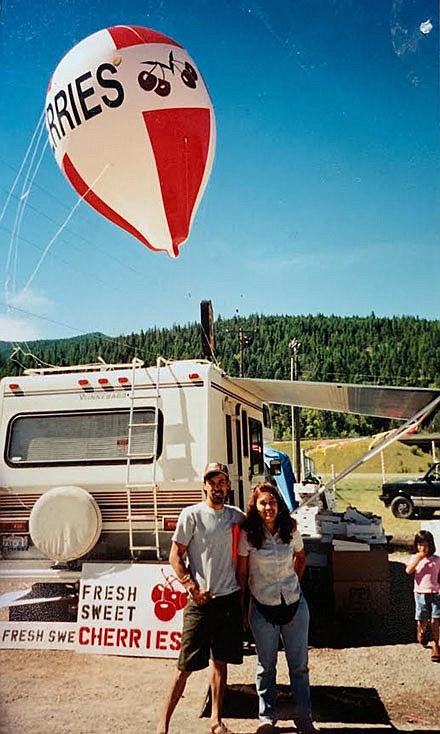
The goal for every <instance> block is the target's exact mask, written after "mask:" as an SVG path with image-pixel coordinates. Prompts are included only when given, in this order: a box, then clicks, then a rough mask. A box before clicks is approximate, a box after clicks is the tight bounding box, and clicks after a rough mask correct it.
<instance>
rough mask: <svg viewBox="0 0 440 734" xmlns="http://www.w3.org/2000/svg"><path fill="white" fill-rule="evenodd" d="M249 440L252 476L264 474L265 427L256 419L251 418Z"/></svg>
mask: <svg viewBox="0 0 440 734" xmlns="http://www.w3.org/2000/svg"><path fill="white" fill-rule="evenodd" d="M249 438H250V445H251V472H252V475H253V476H256V475H257V474H264V455H263V426H262V425H261V423H260V421H257V420H255V418H249Z"/></svg>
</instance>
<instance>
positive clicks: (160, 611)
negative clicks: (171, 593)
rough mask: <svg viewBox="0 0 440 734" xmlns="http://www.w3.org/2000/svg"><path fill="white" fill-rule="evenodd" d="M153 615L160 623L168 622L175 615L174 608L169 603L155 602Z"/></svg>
mask: <svg viewBox="0 0 440 734" xmlns="http://www.w3.org/2000/svg"><path fill="white" fill-rule="evenodd" d="M154 613H155V615H156V617H157V618H158V619H160V620H161V621H162V622H169V621H170V619H172V618H173V617H174V615H175V614H176V607H175V606H174V604H172V603H171V602H170V601H157V602H156V604H155V605H154Z"/></svg>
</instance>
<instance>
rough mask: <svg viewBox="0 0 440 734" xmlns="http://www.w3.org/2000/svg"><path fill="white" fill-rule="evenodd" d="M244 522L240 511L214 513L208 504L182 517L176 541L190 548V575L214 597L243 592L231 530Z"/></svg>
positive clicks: (188, 510) (226, 508) (188, 509)
mask: <svg viewBox="0 0 440 734" xmlns="http://www.w3.org/2000/svg"><path fill="white" fill-rule="evenodd" d="M244 518H245V515H244V512H242V511H241V510H240V509H239V508H238V507H233V506H231V505H225V506H224V507H223V509H222V510H213V509H212V508H211V507H208V505H207V504H206V502H199V503H198V504H197V505H191V506H190V507H185V509H184V510H182V512H181V514H180V517H179V520H178V523H177V527H176V530H175V532H174V535H173V540H174V541H176V543H182V545H186V546H187V548H188V550H187V555H188V560H189V566H190V570H191V575H192V576H193V578H194V579H195V580H196V581H197V583H198V584H199V586H200V588H203V589H207V590H208V591H210V592H211V594H214V595H215V596H225V595H226V594H232V593H233V592H234V591H238V589H239V588H240V587H239V585H238V582H237V579H236V577H235V568H234V561H233V558H232V526H233V525H234V524H237V525H238V526H241V525H243V522H244Z"/></svg>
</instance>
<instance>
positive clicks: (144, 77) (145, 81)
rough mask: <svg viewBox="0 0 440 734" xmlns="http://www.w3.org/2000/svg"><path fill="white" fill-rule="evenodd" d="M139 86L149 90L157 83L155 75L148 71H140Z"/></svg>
mask: <svg viewBox="0 0 440 734" xmlns="http://www.w3.org/2000/svg"><path fill="white" fill-rule="evenodd" d="M138 82H139V86H140V87H142V89H144V90H145V91H146V92H151V91H152V90H153V89H154V87H155V86H156V84H157V76H156V75H155V74H152V73H151V72H150V71H141V73H140V74H139V76H138Z"/></svg>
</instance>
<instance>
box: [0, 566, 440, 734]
mask: <svg viewBox="0 0 440 734" xmlns="http://www.w3.org/2000/svg"><path fill="white" fill-rule="evenodd" d="M392 565H393V571H394V573H393V574H392V584H393V583H394V582H393V578H394V579H399V583H401V581H402V579H403V576H402V573H401V571H402V568H403V566H402V564H401V563H399V562H393V564H392ZM410 593H411V587H410V585H408V584H407V585H406V586H405V588H404V590H403V591H402V590H400V591H399V589H398V588H397V587H396V586H395V584H394V587H393V588H392V595H393V596H392V598H393V599H394V600H395V602H396V603H395V604H394V605H393V612H392V613H391V614H390V615H389V616H388V618H387V619H386V620H382V621H381V623H380V624H373V623H372V621H371V620H369V619H368V618H360V617H357V618H355V619H351V620H346V621H345V622H344V624H339V625H338V626H337V627H336V628H335V627H332V628H331V627H330V626H329V627H326V625H325V619H324V623H321V624H320V625H318V626H316V625H315V628H314V629H312V634H311V648H310V676H311V684H312V699H313V708H314V714H315V719H316V721H317V723H318V725H319V727H320V728H321V730H322V731H326V730H331V731H332V732H335V731H336V732H337V731H339V730H341V731H344V732H345V733H346V732H353V733H354V732H372V731H374V732H384V731H390V730H394V731H396V730H398V731H425V732H427V731H428V732H437V733H439V734H440V723H439V722H440V665H439V664H434V663H431V661H430V651H429V649H423V648H422V647H420V645H418V644H417V643H416V642H415V634H414V632H415V628H414V621H413V620H412V619H411V616H412V610H411V608H410V604H409V603H408V600H409V599H410ZM323 611H324V617H325V610H321V621H322V618H323V615H322V612H323ZM376 621H377V620H376ZM379 621H380V620H379ZM255 662H256V661H255V654H254V653H253V651H251V652H250V654H248V655H246V657H245V661H244V663H243V665H241V666H231V668H230V677H229V689H228V695H227V699H226V702H225V720H226V722H227V723H228V725H229V726H230V727H231V729H232V731H234V732H237V733H240V734H251V732H255V731H256V728H257V708H256V696H255V689H254V687H253V681H254V674H255ZM0 665H1V668H0V671H1V672H0V707H1V708H0V711H1V725H0V732H1V734H23V733H24V732H28V731H31V732H32V734H109V732H111V733H112V734H113V733H117V734H147V733H148V734H149V733H150V732H154V731H155V723H156V719H157V712H158V710H159V708H160V707H161V705H162V702H163V699H164V694H165V690H166V688H167V686H168V683H169V679H170V676H171V675H172V671H173V670H174V666H175V662H174V661H172V660H157V659H147V658H141V659H139V658H130V657H119V656H105V655H86V654H80V653H75V652H70V651H51V650H44V651H39V650H29V651H28V650H3V651H0ZM278 683H279V687H280V696H279V707H280V721H279V724H278V731H279V732H280V734H288V733H290V732H294V731H295V729H294V727H293V724H292V720H291V710H290V697H289V695H288V676H287V669H286V664H285V660H284V655H283V654H282V653H280V662H279V674H278ZM206 690H207V674H206V672H200V673H195V674H193V676H191V678H190V679H189V683H188V686H187V690H186V692H185V695H184V699H183V700H182V701H181V702H180V704H179V706H178V708H177V710H176V713H175V717H174V718H173V721H172V727H171V732H170V734H173V733H176V734H177V733H179V734H199V732H200V734H202V733H205V732H207V731H208V729H209V726H208V719H207V718H200V713H201V709H202V707H203V702H204V697H205V693H206Z"/></svg>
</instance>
